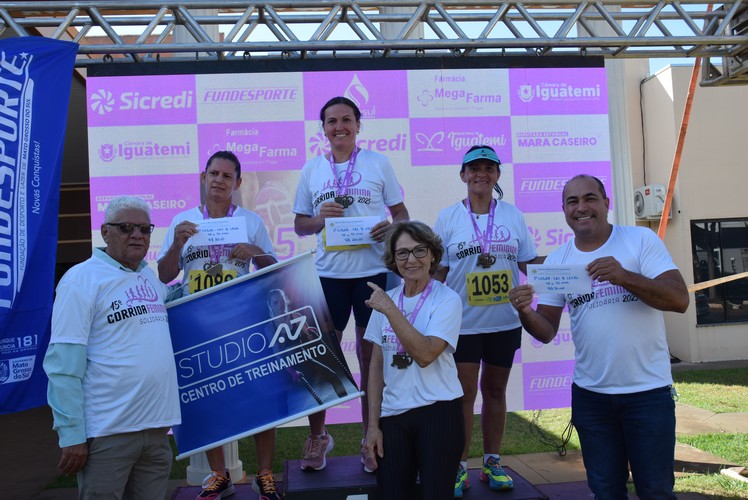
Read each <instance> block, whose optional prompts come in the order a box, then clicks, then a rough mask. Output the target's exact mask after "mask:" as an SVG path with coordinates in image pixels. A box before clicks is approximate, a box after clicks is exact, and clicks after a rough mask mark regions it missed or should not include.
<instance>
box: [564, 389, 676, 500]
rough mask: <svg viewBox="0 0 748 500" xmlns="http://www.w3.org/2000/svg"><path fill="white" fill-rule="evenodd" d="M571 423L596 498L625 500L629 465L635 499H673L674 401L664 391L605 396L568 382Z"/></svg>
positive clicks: (668, 392)
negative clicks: (569, 386) (576, 435)
mask: <svg viewBox="0 0 748 500" xmlns="http://www.w3.org/2000/svg"><path fill="white" fill-rule="evenodd" d="M571 420H572V422H573V423H574V427H576V429H577V433H578V434H579V442H580V444H581V446H582V457H583V459H584V466H585V468H586V469H587V483H588V484H589V487H590V489H591V490H592V492H593V493H594V494H595V498H596V499H600V500H617V499H625V498H628V492H627V490H626V482H627V480H628V476H629V469H628V468H629V465H630V466H631V475H632V476H633V478H634V486H635V487H636V494H637V495H638V496H639V498H640V499H641V500H653V499H657V500H660V499H663V500H664V499H668V500H669V499H675V498H677V497H676V496H675V494H674V493H673V484H674V483H675V475H674V473H673V468H674V465H675V464H674V462H675V402H674V401H673V397H672V395H671V393H670V387H661V388H659V389H653V390H651V391H644V392H637V393H632V394H612V395H611V394H601V393H597V392H592V391H588V390H586V389H582V388H581V387H579V386H577V385H576V384H572V387H571Z"/></svg>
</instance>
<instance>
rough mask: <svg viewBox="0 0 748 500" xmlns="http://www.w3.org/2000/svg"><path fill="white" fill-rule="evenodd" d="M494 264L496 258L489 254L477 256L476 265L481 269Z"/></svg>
mask: <svg viewBox="0 0 748 500" xmlns="http://www.w3.org/2000/svg"><path fill="white" fill-rule="evenodd" d="M495 262H496V257H495V256H493V255H491V254H490V253H482V254H480V255H479V256H478V265H479V266H481V267H483V268H489V267H491V266H492V265H493V264H494V263H495Z"/></svg>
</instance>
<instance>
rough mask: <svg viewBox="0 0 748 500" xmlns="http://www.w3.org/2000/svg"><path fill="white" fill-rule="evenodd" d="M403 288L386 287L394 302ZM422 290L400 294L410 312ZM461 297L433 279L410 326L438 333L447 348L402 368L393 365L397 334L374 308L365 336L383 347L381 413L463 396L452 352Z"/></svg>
mask: <svg viewBox="0 0 748 500" xmlns="http://www.w3.org/2000/svg"><path fill="white" fill-rule="evenodd" d="M402 290H403V285H400V286H398V287H396V288H393V289H392V290H390V291H388V292H387V293H388V294H389V296H390V297H392V300H394V301H395V304H397V303H398V298H399V297H400V293H401V292H402ZM420 296H421V294H418V295H415V296H413V297H403V309H405V311H406V312H407V313H408V314H407V316H408V318H409V319H410V313H411V312H412V311H413V309H414V308H415V306H416V304H417V302H418V299H419V298H420ZM461 311H462V304H461V303H460V298H459V297H458V296H457V294H456V293H454V292H453V291H452V290H450V289H449V287H447V286H445V285H443V284H442V283H439V282H438V281H433V286H432V289H431V293H429V296H428V297H427V298H426V300H425V301H424V303H423V305H422V306H421V310H420V312H419V313H418V316H417V317H416V321H415V323H413V327H414V328H415V329H416V330H418V331H419V332H420V333H422V334H423V335H425V336H427V337H437V338H440V339H442V340H444V341H446V342H447V344H448V345H447V348H446V349H445V350H444V351H443V352H442V353H441V354H440V355H439V357H438V358H436V359H435V360H434V362H433V363H431V364H430V365H428V366H427V367H425V368H421V367H420V366H418V364H417V363H416V362H415V361H414V362H413V364H411V365H410V366H408V367H407V368H405V369H400V368H396V367H394V366H392V359H393V357H394V355H395V354H396V353H397V336H396V335H395V333H394V332H393V331H392V327H390V322H389V321H388V320H387V317H386V316H385V315H384V314H382V313H380V312H379V311H373V312H372V314H371V319H370V320H369V325H368V326H367V327H366V333H365V334H364V339H366V340H368V341H369V342H371V343H373V344H376V345H378V346H380V347H381V348H382V355H383V358H384V391H383V393H382V414H381V415H382V416H383V417H388V416H392V415H399V414H400V413H404V412H406V411H408V410H412V409H414V408H421V407H423V406H427V405H430V404H432V403H435V402H437V401H452V400H453V399H455V398H459V397H460V396H462V386H461V385H460V380H459V379H458V378H457V366H456V365H455V361H454V357H453V356H452V353H454V351H455V348H456V347H457V339H458V337H459V335H460V317H461V314H460V312H461Z"/></svg>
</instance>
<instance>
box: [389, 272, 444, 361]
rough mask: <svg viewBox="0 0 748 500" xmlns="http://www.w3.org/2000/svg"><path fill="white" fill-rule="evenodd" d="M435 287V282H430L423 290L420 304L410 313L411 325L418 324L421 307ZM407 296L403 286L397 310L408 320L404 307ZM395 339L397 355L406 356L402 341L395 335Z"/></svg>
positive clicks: (419, 298)
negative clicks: (417, 319)
mask: <svg viewBox="0 0 748 500" xmlns="http://www.w3.org/2000/svg"><path fill="white" fill-rule="evenodd" d="M433 285H434V280H433V279H432V280H429V283H428V285H426V288H424V289H423V292H422V293H421V296H420V297H418V302H416V306H415V307H414V308H413V312H411V313H410V324H411V325H413V324H415V322H416V318H417V317H418V313H419V312H421V307H423V303H424V302H426V299H427V298H428V296H429V294H430V293H431V288H432V287H433ZM404 294H405V285H403V289H402V290H401V291H400V297H398V299H397V308H398V309H400V312H401V313H403V316H405V317H406V318H407V317H408V315H407V314H405V309H404V307H403V296H404ZM395 338H396V339H397V353H398V354H405V348H404V347H403V345H402V344H401V343H400V339H398V338H397V334H396V335H395Z"/></svg>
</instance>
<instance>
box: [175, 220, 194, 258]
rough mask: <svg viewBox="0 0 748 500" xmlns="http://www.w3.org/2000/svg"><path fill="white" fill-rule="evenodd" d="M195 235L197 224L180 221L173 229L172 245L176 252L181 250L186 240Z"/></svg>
mask: <svg viewBox="0 0 748 500" xmlns="http://www.w3.org/2000/svg"><path fill="white" fill-rule="evenodd" d="M195 234H197V224H195V223H194V222H190V221H188V220H185V221H182V222H180V223H179V224H177V225H176V226H175V227H174V243H172V245H174V246H175V247H176V248H177V250H180V251H181V250H182V247H183V246H184V244H185V243H187V240H189V239H190V238H191V237H192V236H194V235H195Z"/></svg>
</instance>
